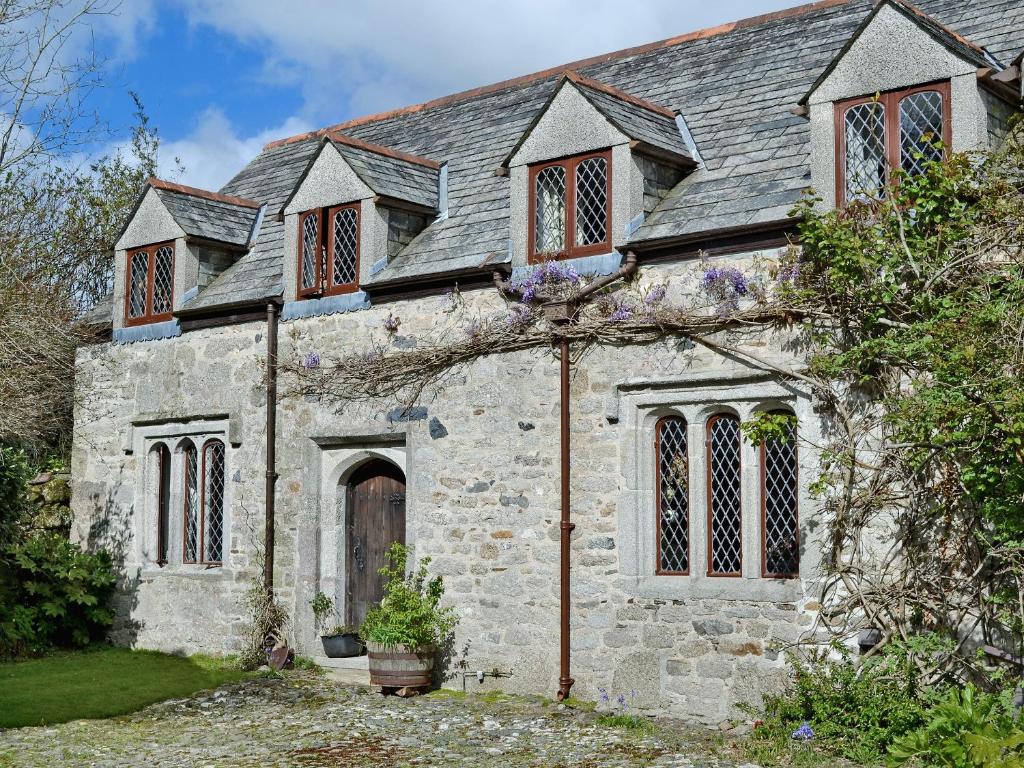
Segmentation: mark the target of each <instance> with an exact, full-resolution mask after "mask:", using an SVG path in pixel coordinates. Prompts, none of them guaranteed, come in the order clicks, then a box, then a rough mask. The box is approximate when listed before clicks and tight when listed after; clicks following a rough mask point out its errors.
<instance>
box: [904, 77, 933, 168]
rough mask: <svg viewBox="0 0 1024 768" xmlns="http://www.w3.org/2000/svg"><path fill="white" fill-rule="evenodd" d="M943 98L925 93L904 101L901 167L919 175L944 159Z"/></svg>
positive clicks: (929, 92)
mask: <svg viewBox="0 0 1024 768" xmlns="http://www.w3.org/2000/svg"><path fill="white" fill-rule="evenodd" d="M941 139H942V95H941V94H940V93H939V92H938V91H921V92H919V93H913V94H911V95H910V96H907V97H906V98H904V99H901V100H900V167H901V168H903V170H904V171H906V172H907V173H909V174H919V173H921V171H922V170H924V166H925V165H926V164H927V163H928V162H931V161H934V160H941V159H942V148H941V147H940V146H939V144H938V142H939V141H941Z"/></svg>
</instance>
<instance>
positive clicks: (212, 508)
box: [201, 440, 224, 565]
mask: <svg viewBox="0 0 1024 768" xmlns="http://www.w3.org/2000/svg"><path fill="white" fill-rule="evenodd" d="M201 530H202V552H203V562H204V563H207V564H210V565H219V564H220V563H221V561H222V560H223V551H224V443H222V442H221V441H220V440H208V441H207V442H206V444H205V445H204V446H203V508H202V526H201Z"/></svg>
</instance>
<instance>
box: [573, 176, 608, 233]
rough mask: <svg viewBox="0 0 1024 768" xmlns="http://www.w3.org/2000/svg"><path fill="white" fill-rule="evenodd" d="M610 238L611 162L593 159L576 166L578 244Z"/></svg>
mask: <svg viewBox="0 0 1024 768" xmlns="http://www.w3.org/2000/svg"><path fill="white" fill-rule="evenodd" d="M607 239H608V160H607V159H606V158H604V157H590V158H587V159H586V160H582V161H580V163H579V165H577V166H576V245H594V244H595V243H603V242H604V241H605V240H607Z"/></svg>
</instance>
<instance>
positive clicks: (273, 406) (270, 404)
mask: <svg viewBox="0 0 1024 768" xmlns="http://www.w3.org/2000/svg"><path fill="white" fill-rule="evenodd" d="M276 483H277V305H276V304H274V303H273V302H271V303H269V304H267V479H266V487H265V489H264V504H265V509H266V519H265V521H264V529H263V552H264V558H263V586H264V587H265V588H266V590H267V592H269V593H273V591H274V485H275V484H276Z"/></svg>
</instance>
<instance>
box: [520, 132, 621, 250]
mask: <svg viewBox="0 0 1024 768" xmlns="http://www.w3.org/2000/svg"><path fill="white" fill-rule="evenodd" d="M530 184H531V188H530V200H531V205H532V209H531V210H530V213H529V215H530V260H531V261H534V262H536V261H539V260H541V259H543V258H546V257H550V256H555V257H558V258H562V257H576V256H587V255H590V254H595V253H602V252H606V251H610V250H611V205H610V197H611V152H609V151H607V150H606V151H604V152H597V153H592V154H588V155H580V156H578V157H570V158H567V159H565V160H559V161H557V162H553V163H545V164H542V165H537V166H533V167H531V169H530Z"/></svg>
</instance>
